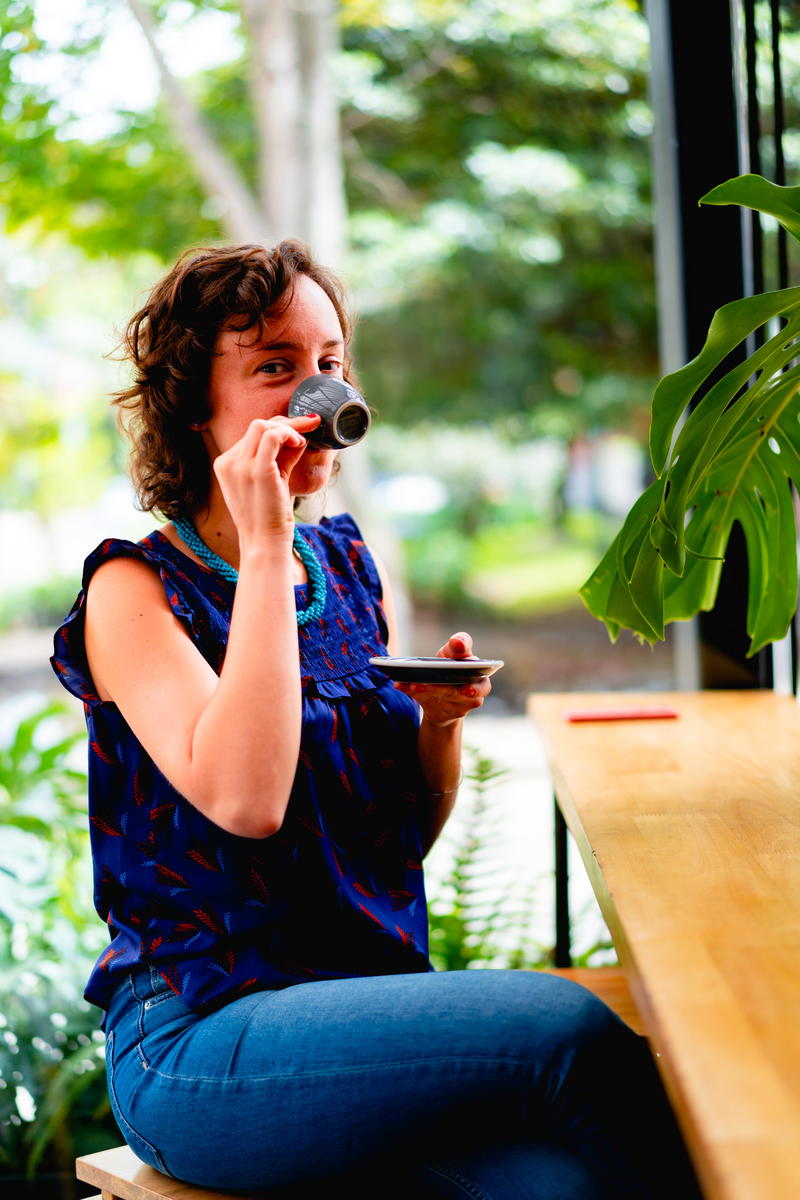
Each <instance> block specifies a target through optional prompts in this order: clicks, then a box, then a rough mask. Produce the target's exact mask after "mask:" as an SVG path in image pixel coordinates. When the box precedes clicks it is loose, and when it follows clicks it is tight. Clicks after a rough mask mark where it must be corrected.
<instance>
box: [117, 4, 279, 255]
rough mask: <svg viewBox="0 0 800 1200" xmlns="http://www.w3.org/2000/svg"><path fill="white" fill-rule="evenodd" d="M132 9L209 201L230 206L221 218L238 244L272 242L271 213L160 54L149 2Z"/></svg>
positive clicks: (129, 5) (174, 121)
mask: <svg viewBox="0 0 800 1200" xmlns="http://www.w3.org/2000/svg"><path fill="white" fill-rule="evenodd" d="M128 7H129V8H130V10H131V13H132V14H133V16H134V18H135V20H136V21H137V23H138V25H139V27H140V29H141V30H142V33H143V34H144V37H145V40H146V42H147V45H148V47H149V49H150V53H151V54H152V56H153V61H154V63H155V65H156V69H157V70H158V75H159V78H160V80H161V87H162V89H163V91H164V94H165V96H166V97H167V99H168V101H169V115H170V117H171V118H172V123H173V125H174V126H175V128H176V130H177V132H178V134H179V136H180V138H181V140H182V141H183V144H184V148H185V149H186V151H187V152H188V154H189V157H190V158H191V159H192V161H193V163H194V165H195V169H196V171H197V174H198V177H199V179H200V180H201V182H202V184H203V186H204V187H205V189H206V191H207V192H208V195H209V196H214V197H216V198H218V199H221V200H222V201H223V203H224V205H225V211H224V214H223V216H222V220H223V223H224V225H225V230H226V233H227V234H228V236H229V237H230V238H232V239H233V240H234V241H237V242H260V241H270V240H271V235H272V230H271V221H270V220H269V210H263V209H262V208H260V207H259V205H258V204H257V203H256V201H255V199H254V198H253V195H252V193H251V191H250V189H249V188H248V186H247V184H246V183H245V181H244V180H243V179H242V176H241V174H240V173H239V170H238V169H237V167H236V164H235V163H234V162H233V160H232V159H231V158H230V157H229V155H227V154H226V153H225V151H224V150H223V149H222V148H221V147H220V145H219V144H218V142H217V141H216V140H215V139H214V137H213V135H212V134H211V133H210V131H209V130H208V128H207V127H206V125H205V123H204V121H203V118H202V116H201V115H200V112H199V110H198V108H197V106H196V105H195V104H194V102H193V101H192V100H191V98H190V97H189V95H188V94H187V92H186V91H185V89H184V88H183V87H182V85H181V83H180V81H179V80H178V79H177V78H176V76H175V75H174V74H173V73H172V71H171V70H170V68H169V65H168V63H167V61H166V59H165V58H164V55H163V54H162V53H161V47H160V46H159V44H158V39H157V37H156V22H155V19H154V17H153V12H152V9H151V8H150V7H149V5H148V4H146V3H145V2H144V0H128Z"/></svg>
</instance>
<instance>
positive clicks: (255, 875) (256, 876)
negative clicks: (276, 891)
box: [248, 867, 269, 900]
mask: <svg viewBox="0 0 800 1200" xmlns="http://www.w3.org/2000/svg"><path fill="white" fill-rule="evenodd" d="M248 873H249V875H250V882H251V883H252V885H253V887H254V888H255V889H256V891H257V892H260V893H261V895H262V896H263V897H264V899H265V900H269V888H268V887H267V885H266V883H265V882H264V879H263V877H262V875H261V873H260V872H259V871H257V870H256V868H255V867H251V868H250V871H249V872H248Z"/></svg>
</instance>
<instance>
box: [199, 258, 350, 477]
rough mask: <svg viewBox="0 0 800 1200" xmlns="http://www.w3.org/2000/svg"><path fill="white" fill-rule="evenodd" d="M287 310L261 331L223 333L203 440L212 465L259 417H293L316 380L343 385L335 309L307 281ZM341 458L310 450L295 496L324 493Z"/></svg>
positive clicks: (299, 284) (299, 466)
mask: <svg viewBox="0 0 800 1200" xmlns="http://www.w3.org/2000/svg"><path fill="white" fill-rule="evenodd" d="M293 292H294V294H293V297H292V301H291V303H290V304H289V306H288V308H287V309H286V310H285V311H284V312H283V313H282V314H281V315H280V316H277V317H276V318H275V319H274V320H269V321H267V322H266V323H265V326H264V329H263V331H262V333H261V335H260V336H259V335H258V334H257V331H256V330H253V329H246V330H244V331H243V332H241V331H239V330H234V329H223V330H222V331H221V332H220V334H219V335H218V337H217V341H216V344H215V354H214V355H213V357H212V359H211V369H210V372H209V380H208V407H209V414H210V415H209V418H208V420H207V421H206V422H205V423H204V425H203V440H204V441H205V444H206V448H207V449H208V453H209V458H210V459H211V461H212V462H213V460H214V459H215V458H216V457H217V455H218V454H221V453H222V452H223V451H224V450H228V449H229V448H230V447H231V446H233V445H234V444H235V443H236V442H238V441H239V439H240V438H241V437H243V436H244V434H245V433H246V432H247V429H248V427H249V425H250V422H251V421H252V420H253V419H254V418H256V417H260V418H262V419H266V418H268V417H276V416H286V413H287V410H288V407H289V399H290V397H291V395H292V392H293V391H294V390H295V388H296V387H297V385H298V384H299V383H301V382H302V381H303V380H304V379H307V378H308V377H309V375H318V374H321V373H322V374H331V375H335V376H336V377H337V378H338V379H341V378H342V363H343V358H344V340H343V337H342V328H341V325H340V324H339V318H338V317H337V315H336V309H335V308H334V307H333V304H332V303H331V301H330V299H329V298H328V296H327V295H326V294H325V292H324V291H323V289H322V288H321V287H320V286H319V284H318V283H314V281H313V280H312V279H309V278H308V276H307V275H300V276H298V277H297V279H296V280H295V282H294V285H293ZM334 457H335V452H334V451H333V450H317V449H315V448H314V447H311V446H309V447H308V448H307V449H306V450H305V451H304V453H303V455H302V457H301V458H300V459H299V461H298V462H297V463H296V465H295V467H294V469H293V470H292V473H291V475H290V477H289V489H290V491H291V493H292V495H294V496H308V495H311V494H312V493H313V492H318V491H319V490H320V489H321V488H323V487H324V486H325V484H326V483H327V482H328V479H329V477H330V473H331V467H332V466H333V461H334Z"/></svg>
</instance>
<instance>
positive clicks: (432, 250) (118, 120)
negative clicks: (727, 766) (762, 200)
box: [0, 0, 799, 1197]
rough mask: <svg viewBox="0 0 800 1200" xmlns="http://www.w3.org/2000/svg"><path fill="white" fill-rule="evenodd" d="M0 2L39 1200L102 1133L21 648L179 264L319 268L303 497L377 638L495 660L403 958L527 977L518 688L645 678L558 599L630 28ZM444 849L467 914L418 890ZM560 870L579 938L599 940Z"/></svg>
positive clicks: (606, 408) (23, 880)
mask: <svg viewBox="0 0 800 1200" xmlns="http://www.w3.org/2000/svg"><path fill="white" fill-rule="evenodd" d="M245 10H247V11H249V12H250V13H251V14H252V17H251V21H250V23H249V24H248V21H247V20H245V18H244V15H243V14H244V11H245ZM259 12H261V13H262V16H263V17H264V20H265V21H266V20H267V18H268V21H269V22H272V23H271V24H269V23H267V24H266V25H263V27H262V26H261V25H259V18H258V14H259ZM0 14H2V27H1V28H0V102H1V103H2V118H3V120H2V125H0V151H1V152H0V383H1V384H2V390H1V392H0V558H1V561H2V573H1V574H0V737H1V739H2V743H1V744H2V746H3V749H2V750H1V751H0V821H2V830H1V832H2V845H1V846H0V931H1V932H2V943H1V945H2V949H0V957H2V973H3V977H4V979H5V981H6V982H5V984H4V985H3V989H2V990H3V995H2V996H0V1067H2V1072H1V1074H2V1080H0V1180H1V1179H2V1176H3V1174H4V1173H5V1174H6V1175H8V1176H9V1178H10V1177H12V1176H13V1177H14V1178H15V1179H16V1180H17V1182H16V1184H15V1186H17V1187H18V1189H27V1190H19V1191H18V1193H15V1194H19V1195H30V1196H31V1197H32V1196H34V1195H36V1196H39V1195H41V1196H51V1195H53V1196H55V1195H61V1196H64V1197H71V1196H75V1195H78V1194H79V1193H77V1192H75V1191H74V1190H71V1189H72V1187H73V1185H72V1183H71V1181H70V1180H69V1178H68V1175H69V1171H68V1170H67V1169H66V1168H65V1167H64V1162H65V1161H66V1160H65V1154H66V1157H67V1159H68V1158H69V1154H70V1153H71V1152H72V1150H74V1149H75V1148H76V1147H77V1148H78V1149H79V1150H83V1151H85V1150H87V1149H92V1148H95V1147H96V1146H107V1145H110V1144H112V1143H113V1142H114V1140H115V1136H114V1134H113V1132H112V1133H111V1134H109V1132H108V1131H109V1130H113V1124H109V1119H108V1114H107V1109H105V1108H103V1103H104V1101H103V1095H104V1093H103V1091H102V1085H101V1082H99V1079H100V1077H99V1074H98V1072H99V1071H100V1070H101V1068H102V1044H101V1039H97V1038H95V1037H94V1034H93V1030H94V1027H95V1025H96V1018H95V1015H94V1014H93V1013H92V1012H90V1011H89V1010H88V1009H87V1008H86V1006H82V1002H81V1001H80V991H81V988H82V983H83V977H84V975H85V968H86V964H87V962H88V961H90V960H91V958H92V957H93V955H94V953H95V952H96V950H97V948H98V947H99V946H100V945H101V944H102V940H103V931H102V929H101V928H100V927H99V923H98V922H97V921H96V920H95V918H94V916H93V914H92V913H91V911H90V897H89V890H90V889H89V885H88V883H87V880H86V870H85V867H86V863H85V841H84V834H83V832H82V830H83V824H84V821H85V815H84V808H85V800H84V790H85V789H84V782H83V776H82V771H83V764H84V752H83V746H82V742H81V741H80V733H79V724H80V712H79V711H78V709H77V706H74V705H73V704H72V703H71V702H70V700H69V698H68V697H66V694H63V695H59V694H58V693H59V691H60V689H59V688H58V685H57V683H56V682H55V680H54V679H53V678H52V677H51V673H50V670H49V666H48V663H47V657H48V654H49V652H50V645H51V639H52V630H53V628H54V626H55V625H56V624H57V623H58V621H59V620H60V619H61V617H63V615H64V614H65V613H66V612H67V611H68V610H69V608H70V606H71V604H72V601H73V599H74V597H75V594H76V592H77V590H78V587H79V584H80V571H81V564H82V561H83V559H84V557H85V556H86V555H87V554H88V553H89V551H90V550H91V549H92V548H93V547H94V546H95V545H96V544H97V542H99V541H100V540H101V539H102V538H104V537H106V536H109V535H115V536H128V537H133V538H136V537H139V536H142V535H143V534H144V533H146V532H147V531H148V530H150V529H151V528H152V527H153V525H154V524H155V520H154V518H152V517H151V516H148V515H143V514H141V513H139V512H137V511H136V509H135V506H134V503H133V497H132V493H131V490H130V487H129V484H128V482H127V479H126V475H125V458H126V449H125V446H124V444H123V443H122V442H121V440H120V439H119V437H118V434H117V432H116V429H115V424H114V417H113V415H112V411H111V409H110V407H109V402H108V401H109V394H110V393H111V392H113V391H114V389H116V388H119V387H122V386H124V384H125V374H124V372H123V371H122V370H121V368H120V366H119V364H118V363H117V362H116V361H115V360H114V357H113V351H114V348H115V345H116V343H117V340H118V337H119V335H120V333H121V331H122V329H123V328H124V326H125V323H126V321H127V319H128V318H129V316H130V315H131V313H132V312H133V311H134V309H135V307H137V306H138V304H139V303H140V301H141V298H142V296H143V294H144V293H145V292H146V290H147V288H148V287H149V286H150V285H151V284H152V283H153V282H155V280H156V279H157V278H158V277H159V275H160V274H161V273H162V272H163V271H164V269H165V268H166V267H167V266H168V265H170V264H171V262H172V261H173V260H174V258H175V257H176V256H177V254H178V253H180V252H181V251H182V250H184V249H186V248H187V247H190V246H193V245H198V244H208V243H221V242H223V241H230V240H235V241H242V240H265V241H270V240H273V239H275V238H277V237H280V236H284V235H291V234H296V235H299V236H302V237H304V238H307V239H308V240H309V241H310V243H311V246H312V249H313V250H315V251H316V253H317V254H318V256H319V257H320V258H322V259H323V260H324V261H327V262H329V263H330V265H332V266H334V267H335V268H336V269H337V270H338V271H339V273H340V274H341V275H342V277H343V278H344V279H345V281H346V283H347V284H348V286H349V288H350V292H351V295H352V299H353V306H354V310H355V312H356V314H357V319H358V320H357V332H356V342H355V352H356V367H357V373H358V378H359V381H360V384H361V386H362V388H363V391H364V393H365V395H366V397H367V399H368V401H369V402H370V404H371V405H372V407H373V409H374V411H375V414H376V415H375V420H374V422H373V429H372V432H371V433H370V436H369V438H368V439H367V441H366V443H364V446H363V447H359V448H358V449H357V450H353V451H349V452H347V455H348V456H349V459H348V460H347V461H346V462H345V469H344V470H343V471H342V476H341V481H340V483H338V484H337V485H336V486H335V487H334V489H333V490H332V491H331V493H330V495H329V497H328V506H329V510H330V511H336V510H338V509H341V508H348V509H349V510H351V511H353V512H354V514H355V516H356V518H357V519H358V520H359V521H360V522H361V523H362V526H363V528H364V530H365V533H366V535H367V538H368V540H369V541H370V542H373V543H374V544H375V546H376V547H377V548H378V549H379V550H380V551H381V553H382V555H383V557H384V558H385V559H386V560H387V561H388V562H389V563H390V564H391V568H392V571H393V574H394V577H395V583H396V588H397V591H398V594H399V597H400V601H401V605H400V608H401V615H402V633H403V641H404V646H403V649H404V650H405V651H407V652H411V653H422V654H431V653H434V652H435V650H436V649H437V648H438V646H439V645H440V644H441V642H442V641H443V640H444V638H446V636H447V635H448V634H449V633H451V632H453V631H455V630H458V629H462V628H466V629H469V630H471V631H472V632H473V635H474V638H475V645H476V650H477V652H478V653H481V654H483V655H486V656H490V657H501V658H503V659H505V661H506V667H505V668H504V670H503V671H502V672H501V673H499V674H498V675H497V677H496V686H495V691H494V694H493V696H492V698H491V699H490V701H489V703H488V704H487V706H486V709H485V710H484V712H482V713H481V714H480V715H479V716H477V717H475V718H472V719H471V720H470V722H469V726H470V731H469V735H468V738H467V741H468V743H469V746H470V752H469V755H468V761H467V766H468V768H469V769H470V771H471V774H472V775H473V776H475V775H477V776H478V778H477V779H475V778H472V779H471V780H470V781H469V784H468V787H467V789H466V794H465V798H464V800H463V803H462V814H461V816H460V817H459V818H457V819H455V820H454V822H453V825H452V829H451V830H450V831H449V832H448V834H447V835H446V836H445V838H444V839H443V841H442V844H441V846H439V847H437V849H436V851H435V852H434V855H433V856H432V859H431V867H430V872H429V874H430V880H431V894H432V908H433V910H434V915H435V916H436V914H438V915H439V917H440V918H441V920H439V923H438V924H436V923H435V925H434V939H435V940H434V945H435V947H438V953H439V954H440V957H441V961H442V963H443V965H448V964H449V965H453V963H458V962H459V961H460V960H458V959H457V955H458V954H461V955H462V956H466V958H465V961H467V962H472V964H473V965H480V964H482V963H486V962H489V963H492V964H499V963H508V962H514V963H515V964H516V965H521V964H522V963H533V962H537V961H544V960H545V959H546V956H547V951H548V948H549V946H550V945H551V944H552V902H551V894H550V893H551V884H550V878H549V875H550V872H551V870H552V860H551V828H550V822H551V809H550V799H549V785H548V782H547V778H546V775H545V770H544V764H543V759H542V755H541V750H540V747H539V746H538V743H537V741H536V737H535V732H534V730H533V728H532V726H531V725H530V723H529V722H528V720H527V718H526V716H525V698H526V696H527V694H528V693H530V692H532V691H542V690H548V691H552V690H569V689H572V690H575V689H578V690H579V689H586V690H598V689H606V688H610V689H622V688H646V689H651V688H652V689H655V688H668V687H670V686H671V685H672V684H673V662H672V647H671V645H670V643H669V642H668V643H667V644H666V645H663V646H660V647H658V648H657V649H656V650H655V651H652V650H650V649H647V648H643V647H641V646H639V645H638V644H637V643H636V642H635V641H633V639H630V638H628V639H627V640H624V639H623V640H621V641H620V643H619V644H618V645H616V646H613V647H612V646H611V645H610V644H609V642H608V638H607V636H606V633H605V631H604V629H603V628H602V627H601V626H599V625H598V624H597V623H596V622H594V621H593V620H592V619H591V618H590V617H589V616H588V614H587V613H586V612H585V610H584V609H583V607H582V604H581V601H580V599H579V597H578V594H577V589H578V588H579V586H580V584H581V583H582V582H583V580H584V579H585V578H586V576H587V575H588V574H589V572H590V571H591V569H592V567H593V566H594V564H595V563H596V562H597V560H598V558H599V557H600V555H601V553H602V552H603V551H604V550H605V548H606V546H607V545H608V543H609V541H610V540H611V538H612V536H613V535H614V533H615V531H616V529H617V527H618V525H619V523H620V521H621V518H622V516H623V515H624V513H625V512H626V511H627V509H628V507H629V506H630V504H631V502H632V500H633V499H634V498H635V496H636V495H637V494H638V493H639V491H640V490H641V488H642V485H643V484H644V483H645V481H646V479H647V459H646V455H645V452H644V443H645V440H646V429H647V419H648V406H649V400H650V396H651V393H652V389H653V386H654V383H655V381H656V379H657V376H658V373H659V372H658V351H657V322H656V310H655V289H654V267H653V254H652V225H651V211H652V210H651V191H650V184H651V172H650V157H649V156H650V144H649V143H650V134H651V130H652V116H651V110H650V106H649V103H648V35H647V26H646V23H645V20H644V17H643V14H642V11H641V6H640V5H639V4H637V3H634V2H632V0H631V2H629V0H340V2H339V3H336V2H335V0H296V3H294V4H289V3H288V0H281V2H279V3H272V4H266V3H263V4H259V3H250V4H249V5H245V4H243V3H241V4H240V3H236V2H235V0H219V2H215V0H107V2H104V0H37V2H36V3H35V4H30V3H26V2H24V0H0ZM786 61H787V65H788V69H790V70H795V69H796V66H797V63H796V59H793V58H792V53H791V45H790V43H789V42H787V54H786ZM270 118H273V119H270ZM786 149H787V151H788V153H789V154H791V153H792V152H793V151H795V152H797V151H798V149H799V147H798V145H797V143H796V142H793V141H792V138H791V137H789V138H788V139H787V145H786ZM265 686H268V680H265ZM55 701H57V702H58V703H60V704H61V705H62V710H61V711H60V712H59V713H58V714H55V715H49V716H48V715H45V716H41V715H40V713H41V710H42V708H43V706H44V705H47V704H49V703H51V702H55ZM64 705H66V708H63V706H64ZM76 730H77V731H78V733H77V735H76V736H77V737H78V741H77V742H76V744H75V747H74V748H73V747H72V743H71V741H70V744H69V745H67V744H65V745H63V746H61V747H60V746H59V740H60V739H62V738H68V739H71V738H72V736H73V732H74V731H76ZM476 764H477V766H476ZM495 769H496V770H499V771H503V772H505V774H504V775H502V776H501V777H500V778H497V779H494V780H492V779H486V776H488V775H491V773H492V771H493V770H495ZM473 834H474V835H475V836H476V840H477V843H478V844H479V846H480V847H481V850H480V851H479V853H478V858H479V859H480V858H481V856H482V855H483V856H484V857H486V858H487V861H488V862H489V869H488V872H487V873H486V874H485V875H484V876H482V878H483V883H482V884H481V885H480V886H478V885H477V884H476V885H474V887H473V895H472V896H471V897H468V901H469V903H472V904H473V909H472V910H470V909H469V904H467V906H466V908H464V909H461V908H459V905H460V904H461V901H462V899H463V896H461V894H460V893H459V892H458V888H459V887H461V886H462V885H461V884H459V883H458V881H457V880H456V881H455V882H454V880H453V869H454V863H456V864H458V862H460V859H459V855H460V854H463V850H464V845H465V841H464V839H465V838H466V837H468V836H471V835H473ZM475 866H476V864H475V863H474V862H472V863H468V870H467V874H469V869H471V868H472V867H475ZM477 866H478V867H480V868H481V869H485V867H486V863H485V862H484V861H480V862H479V863H478V864H477ZM459 869H460V868H459ZM509 880H513V884H511V883H509ZM574 886H576V887H577V888H578V892H577V895H576V897H575V905H574V907H575V908H576V909H577V910H578V913H579V917H578V922H577V924H576V942H577V946H578V950H579V951H581V950H582V951H583V952H584V953H585V954H589V953H590V952H591V951H592V948H593V947H594V946H595V943H602V942H603V941H604V937H605V935H604V930H603V928H602V925H601V924H600V922H599V918H598V917H597V915H596V910H594V908H593V907H592V906H591V905H590V904H589V902H588V895H589V892H588V885H587V888H586V892H585V893H582V892H581V891H580V886H581V885H580V881H578V883H577V884H576V885H574ZM481 889H483V890H482V891H481ZM476 896H478V900H479V901H480V903H478V907H477V908H475V904H476V903H477V902H476ZM487 896H488V900H487ZM454 897H455V898H454ZM481 905H482V906H483V907H482V908H481ZM487 905H488V907H487ZM584 910H585V911H584ZM476 912H477V914H478V915H477V916H476V915H475V914H476ZM454 913H455V914H456V918H457V919H456V918H454V916H453V914H454ZM487 913H488V914H489V915H488V916H487ZM580 914H582V915H580ZM454 920H455V924H454ZM459 921H460V922H461V925H460V926H459V925H458V922H459ZM470 922H472V923H471V924H470ZM448 939H449V941H448ZM459 939H460V940H459ZM450 943H453V944H452V945H451V944H450ZM456 943H458V944H457V945H456ZM448 954H449V955H450V957H449V958H448ZM454 955H455V956H456V957H453V956H454ZM21 998H22V999H21ZM93 1131H94V1132H93ZM93 1138H94V1139H95V1140H94V1141H93V1140H92V1139H93ZM116 1140H119V1139H118V1137H117V1138H116ZM65 1146H66V1150H65V1148H64V1147H65ZM26 1169H29V1170H34V1173H35V1175H36V1182H30V1183H24V1182H23V1181H22V1178H21V1177H22V1176H23V1175H24V1173H25V1171H26ZM59 1172H60V1173H59ZM37 1187H39V1188H40V1190H39V1191H37V1190H36V1188H37ZM42 1189H44V1190H42ZM48 1189H49V1190H48ZM54 1189H55V1190H54Z"/></svg>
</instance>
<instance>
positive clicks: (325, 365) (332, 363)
mask: <svg viewBox="0 0 800 1200" xmlns="http://www.w3.org/2000/svg"><path fill="white" fill-rule="evenodd" d="M341 366H342V364H341V363H340V362H339V359H338V358H326V359H325V361H324V362H321V363H320V364H319V369H320V372H327V373H329V374H332V373H333V372H334V371H339V370H340V369H341Z"/></svg>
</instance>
